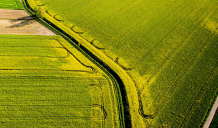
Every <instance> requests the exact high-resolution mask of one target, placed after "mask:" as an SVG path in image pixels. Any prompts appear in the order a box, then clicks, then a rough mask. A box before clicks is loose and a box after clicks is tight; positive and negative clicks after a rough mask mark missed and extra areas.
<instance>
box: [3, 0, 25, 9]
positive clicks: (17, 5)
mask: <svg viewBox="0 0 218 128" xmlns="http://www.w3.org/2000/svg"><path fill="white" fill-rule="evenodd" d="M0 8H1V9H24V8H23V5H22V3H21V2H20V0H1V1H0Z"/></svg>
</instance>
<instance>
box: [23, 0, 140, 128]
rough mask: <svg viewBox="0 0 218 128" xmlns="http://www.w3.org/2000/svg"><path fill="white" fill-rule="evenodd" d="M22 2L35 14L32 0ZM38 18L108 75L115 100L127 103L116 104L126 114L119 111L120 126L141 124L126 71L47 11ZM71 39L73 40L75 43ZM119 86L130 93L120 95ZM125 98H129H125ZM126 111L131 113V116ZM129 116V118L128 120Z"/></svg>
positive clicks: (134, 95) (133, 92)
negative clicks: (114, 92)
mask: <svg viewBox="0 0 218 128" xmlns="http://www.w3.org/2000/svg"><path fill="white" fill-rule="evenodd" d="M24 4H25V7H26V9H27V10H28V12H29V13H31V14H32V15H33V14H35V13H34V10H33V9H32V8H34V7H36V5H35V4H34V3H33V1H32V0H25V1H24ZM43 11H44V10H43ZM33 16H34V15H33ZM38 20H39V21H40V23H42V24H44V25H45V26H46V27H48V28H50V29H52V30H53V31H55V32H56V33H58V34H59V35H61V36H62V37H63V38H64V39H66V40H67V41H69V42H70V43H71V44H72V45H73V46H75V47H76V48H77V49H78V50H79V51H81V52H82V53H83V54H84V55H85V56H86V57H88V59H90V60H92V62H94V63H95V64H96V65H97V66H99V68H100V69H102V70H103V71H104V72H105V73H106V74H107V75H108V76H109V77H110V79H111V80H112V82H113V84H114V86H115V87H116V88H117V90H116V91H117V95H119V97H120V99H117V100H119V101H122V100H123V101H124V102H121V103H123V104H125V105H127V106H126V107H127V108H123V106H118V107H119V108H120V111H123V110H125V111H124V113H125V114H127V116H125V117H124V113H120V126H121V127H125V126H126V127H130V126H131V125H132V122H134V123H133V124H135V125H136V126H138V127H141V126H143V120H142V118H141V117H140V115H139V114H138V115H137V114H136V113H135V111H137V109H136V108H137V107H138V103H137V101H138V100H135V99H137V94H136V90H135V87H134V83H133V82H132V80H131V78H129V76H128V75H127V74H126V72H125V71H124V70H123V69H122V68H121V67H120V66H119V65H117V64H116V63H115V62H114V61H112V60H111V59H110V58H108V57H107V56H105V55H104V54H103V53H102V52H101V51H100V50H98V49H97V48H95V47H94V46H92V45H91V44H90V43H89V42H87V41H86V40H85V39H83V38H82V37H81V36H79V35H78V34H77V33H75V32H73V31H72V30H70V29H69V28H67V27H66V26H65V25H63V24H62V23H61V22H59V21H57V20H56V19H54V18H53V17H51V16H50V15H48V14H47V13H45V12H43V19H38ZM72 41H74V42H75V43H76V44H77V45H76V44H75V43H73V42H72ZM84 51H85V52H84ZM90 56H91V57H92V58H91V57H90ZM99 63H100V64H101V65H100V64H99ZM109 65H110V66H109ZM106 69H107V70H106ZM111 74H112V75H111ZM115 77H116V80H115ZM118 83H119V85H118ZM124 85H125V86H124ZM120 87H121V88H125V90H126V92H127V93H128V94H131V95H127V97H126V96H122V97H121V96H120V95H126V92H125V91H123V92H122V93H121V92H120V91H121V90H119V88H120ZM127 98H128V99H129V100H127ZM128 101H129V102H128ZM135 101H136V102H135ZM128 113H131V116H130V115H129V114H128ZM129 118H131V120H129ZM124 121H125V123H124ZM140 123H141V124H140ZM134 127H135V126H134Z"/></svg>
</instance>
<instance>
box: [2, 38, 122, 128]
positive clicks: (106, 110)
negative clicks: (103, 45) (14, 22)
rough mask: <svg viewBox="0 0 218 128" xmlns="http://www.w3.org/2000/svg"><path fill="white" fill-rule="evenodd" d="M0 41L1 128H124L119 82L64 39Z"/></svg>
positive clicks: (4, 39) (13, 39)
mask: <svg viewBox="0 0 218 128" xmlns="http://www.w3.org/2000/svg"><path fill="white" fill-rule="evenodd" d="M0 42H1V43H0V88H1V89H0V95H1V98H0V99H1V100H0V115H1V117H0V127H14V126H16V127H24V126H27V125H28V127H107V126H109V125H110V127H121V125H122V119H120V117H121V116H120V112H121V111H122V109H120V108H119V107H118V106H120V105H121V104H120V102H119V101H118V99H119V97H118V95H117V91H116V89H115V86H114V84H115V83H112V81H111V80H110V79H109V77H108V76H106V75H105V73H104V72H103V71H102V70H100V69H99V67H97V66H96V65H95V64H94V63H92V61H90V60H89V59H88V58H86V57H85V56H84V54H82V53H81V51H79V50H78V49H77V48H76V47H74V46H73V45H71V44H69V43H68V42H67V41H65V40H64V39H63V38H62V37H60V36H33V35H0ZM121 114H122V113H121Z"/></svg>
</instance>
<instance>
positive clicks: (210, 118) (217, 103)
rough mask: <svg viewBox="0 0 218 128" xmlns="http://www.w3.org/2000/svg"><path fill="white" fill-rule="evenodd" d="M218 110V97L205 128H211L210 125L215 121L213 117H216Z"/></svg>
mask: <svg viewBox="0 0 218 128" xmlns="http://www.w3.org/2000/svg"><path fill="white" fill-rule="evenodd" d="M217 108H218V97H217V99H216V101H215V103H214V105H213V108H212V110H211V111H210V115H209V116H208V118H207V121H206V123H205V124H204V128H209V126H210V123H211V122H212V120H213V117H214V115H215V113H216V110H217Z"/></svg>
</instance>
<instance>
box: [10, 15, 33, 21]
mask: <svg viewBox="0 0 218 128" xmlns="http://www.w3.org/2000/svg"><path fill="white" fill-rule="evenodd" d="M32 19H33V18H32V17H31V16H25V17H21V18H18V19H13V20H10V22H11V23H15V22H17V21H19V20H32Z"/></svg>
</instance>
